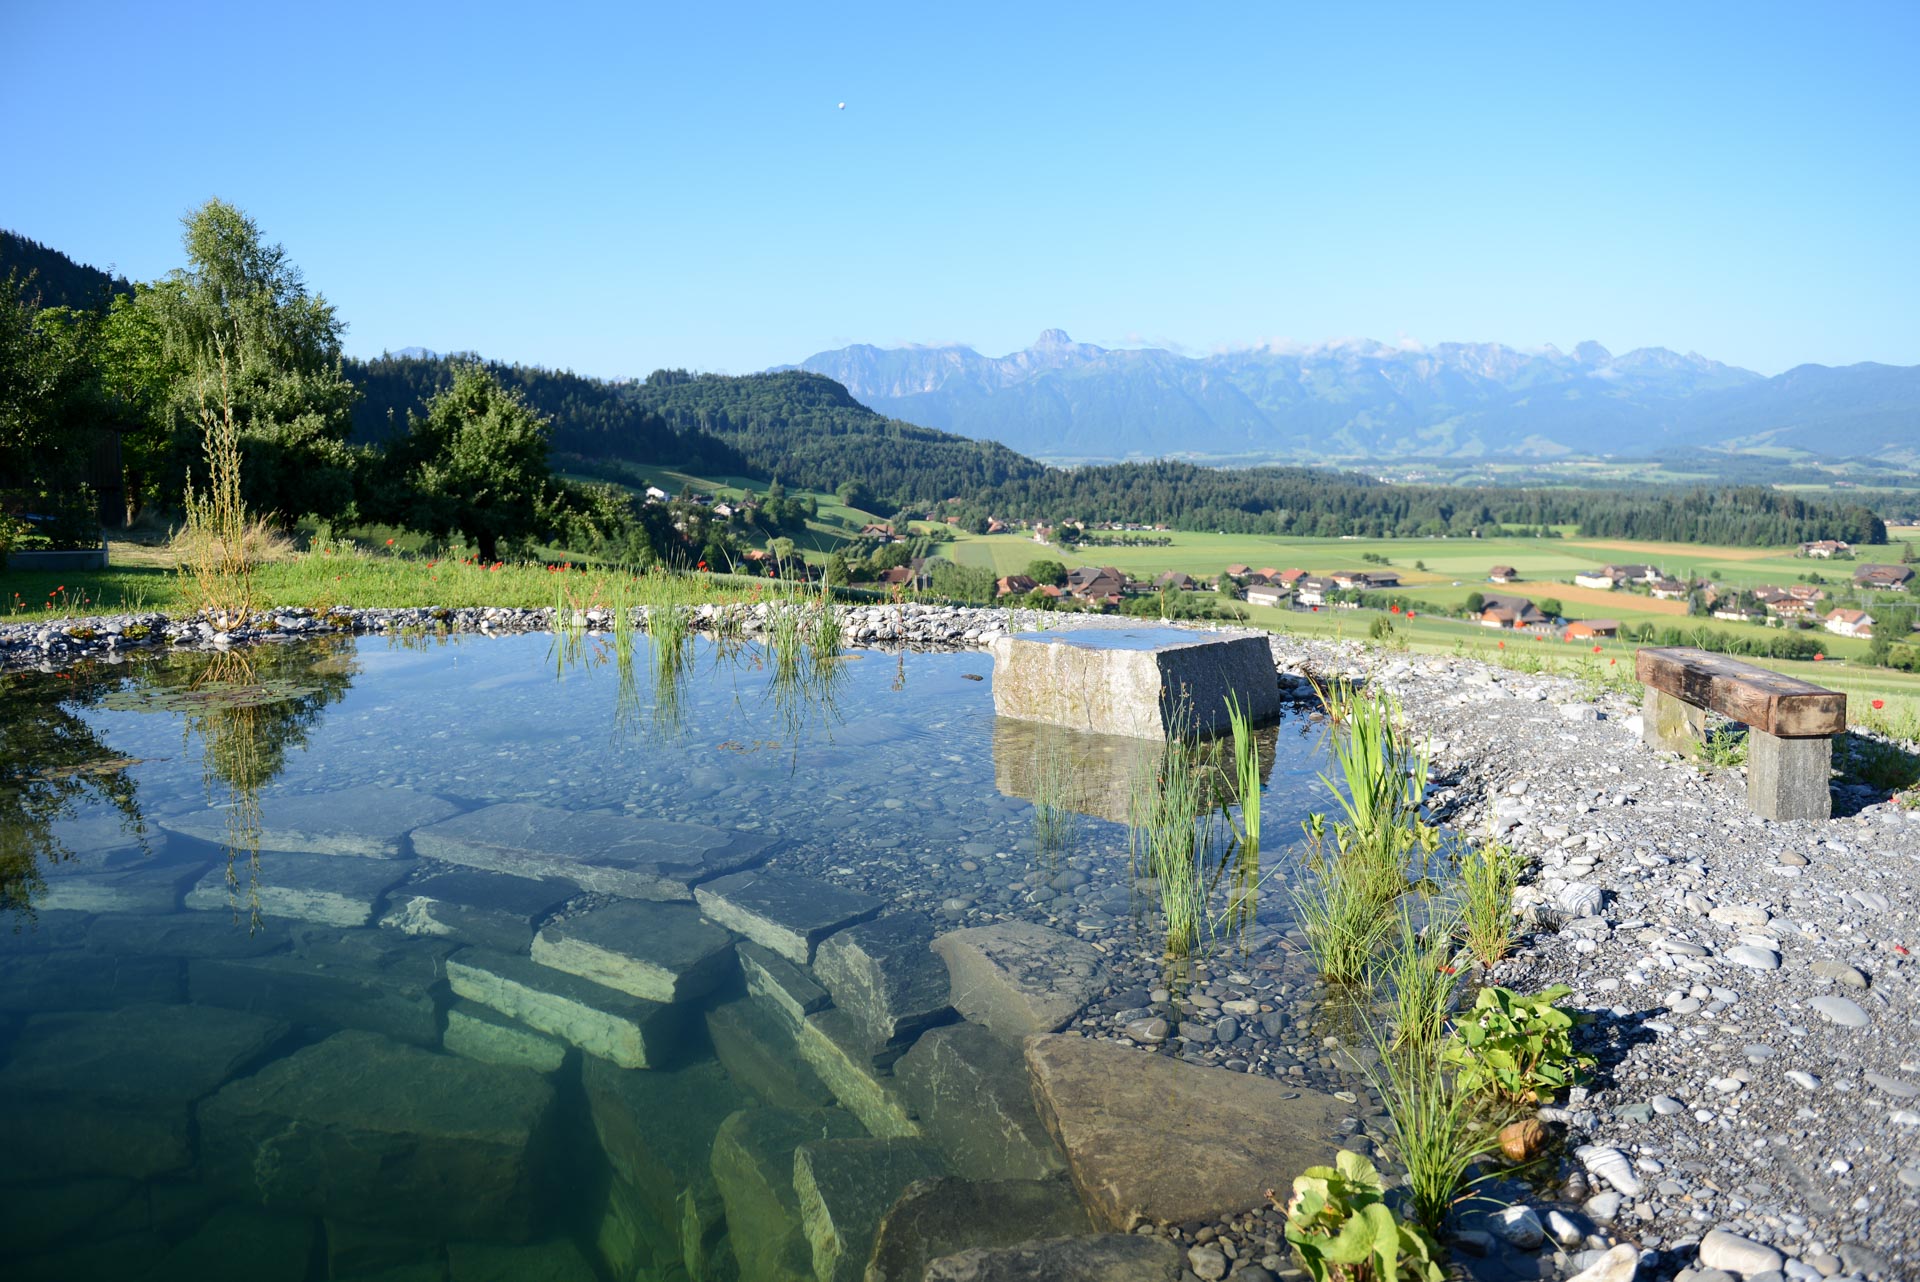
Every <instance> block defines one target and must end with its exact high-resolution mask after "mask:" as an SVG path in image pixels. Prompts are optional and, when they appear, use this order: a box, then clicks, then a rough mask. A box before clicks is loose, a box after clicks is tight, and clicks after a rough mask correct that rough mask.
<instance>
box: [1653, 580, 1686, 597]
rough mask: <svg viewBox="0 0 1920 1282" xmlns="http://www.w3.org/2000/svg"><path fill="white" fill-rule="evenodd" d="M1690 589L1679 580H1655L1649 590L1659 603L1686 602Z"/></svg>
mask: <svg viewBox="0 0 1920 1282" xmlns="http://www.w3.org/2000/svg"><path fill="white" fill-rule="evenodd" d="M1689 590H1690V589H1689V588H1688V586H1687V585H1686V584H1685V583H1682V582H1681V581H1680V580H1678V579H1655V580H1654V581H1653V584H1652V586H1651V587H1650V588H1649V589H1648V591H1649V592H1650V593H1652V595H1653V597H1654V599H1655V600H1657V601H1684V600H1686V599H1687V592H1688V591H1689Z"/></svg>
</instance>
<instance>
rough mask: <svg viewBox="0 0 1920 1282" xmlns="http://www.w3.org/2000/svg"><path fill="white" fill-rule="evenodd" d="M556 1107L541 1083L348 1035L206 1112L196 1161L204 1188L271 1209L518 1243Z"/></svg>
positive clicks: (511, 1071)
mask: <svg viewBox="0 0 1920 1282" xmlns="http://www.w3.org/2000/svg"><path fill="white" fill-rule="evenodd" d="M553 1106H554V1093H553V1088H552V1086H550V1085H549V1084H548V1083H547V1080H546V1078H544V1077H542V1076H540V1075H539V1074H537V1073H533V1072H530V1071H527V1070H525V1069H517V1068H500V1067H497V1066H495V1065H491V1064H477V1063H474V1062H473V1061H471V1060H465V1059H458V1058H455V1057H453V1056H450V1055H436V1054H434V1053H432V1052H429V1051H424V1050H420V1049H418V1048H417V1047H413V1046H407V1045H403V1044H402V1043H400V1042H396V1041H393V1040H391V1039H389V1038H385V1037H381V1036H379V1035H378V1034H375V1033H366V1032H361V1031H359V1030H356V1029H349V1030H347V1031H346V1032H341V1033H335V1034H334V1035H333V1036H332V1037H329V1038H327V1039H326V1040H325V1041H323V1042H319V1043H316V1044H315V1045H312V1046H308V1047H305V1048H303V1049H301V1050H299V1051H296V1052H294V1053H293V1054H292V1055H289V1056H287V1057H286V1058H285V1059H280V1060H275V1061H274V1062H273V1063H271V1064H268V1065H267V1066H266V1067H265V1068H263V1069H261V1070H260V1071H259V1072H258V1073H256V1074H254V1075H253V1076H252V1077H248V1078H243V1079H242V1080H240V1081H237V1082H234V1083H232V1084H230V1085H229V1086H227V1087H226V1088H225V1089H224V1090H222V1091H221V1092H220V1093H219V1094H218V1095H215V1096H214V1097H213V1098H212V1099H210V1100H208V1101H206V1102H205V1103H203V1104H202V1105H201V1106H200V1110H199V1117H200V1137H201V1163H202V1167H203V1169H204V1170H205V1171H206V1175H207V1179H208V1181H209V1182H210V1183H212V1184H215V1185H218V1186H221V1187H225V1188H228V1189H231V1190H233V1191H234V1192H235V1193H236V1194H238V1195H240V1196H243V1197H246V1198H248V1199H251V1200H254V1201H260V1202H265V1203H268V1204H270V1205H276V1206H296V1207H303V1208H305V1209H307V1210H309V1211H312V1212H315V1213H321V1212H324V1213H326V1214H328V1215H333V1216H338V1217H340V1218H342V1219H350V1220H354V1221H357V1222H359V1223H363V1224H370V1225H378V1226H384V1227H390V1228H397V1229H403V1230H406V1231H409V1232H426V1233H431V1234H434V1235H436V1236H458V1237H488V1238H495V1239H502V1238H504V1239H506V1240H509V1241H524V1240H525V1239H526V1238H527V1237H528V1235H529V1234H530V1233H531V1231H532V1229H533V1226H534V1224H535V1223H536V1222H537V1220H538V1210H539V1207H540V1203H541V1191H542V1189H543V1188H544V1187H545V1184H544V1180H545V1178H546V1175H547V1168H548V1165H549V1154H548V1149H549V1147H550V1136H549V1133H548V1132H549V1131H550V1129H551V1125H552V1114H553Z"/></svg>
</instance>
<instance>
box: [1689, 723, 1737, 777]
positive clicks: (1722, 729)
mask: <svg viewBox="0 0 1920 1282" xmlns="http://www.w3.org/2000/svg"><path fill="white" fill-rule="evenodd" d="M1700 760H1701V761H1703V762H1705V763H1706V764H1707V765H1709V766H1712V767H1713V768H1714V769H1715V770H1732V769H1733V768H1735V767H1736V766H1744V765H1746V764H1747V737H1746V736H1745V735H1743V734H1740V733H1738V732H1737V731H1735V730H1734V729H1733V728H1732V727H1731V726H1715V727H1714V728H1713V729H1711V730H1709V731H1707V733H1706V736H1705V737H1704V738H1703V739H1701V741H1700Z"/></svg>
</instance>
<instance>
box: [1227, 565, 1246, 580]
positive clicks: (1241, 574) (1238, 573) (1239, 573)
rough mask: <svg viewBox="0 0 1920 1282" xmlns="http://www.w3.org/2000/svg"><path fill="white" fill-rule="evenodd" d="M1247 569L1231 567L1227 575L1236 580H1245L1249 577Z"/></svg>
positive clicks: (1240, 566) (1228, 568)
mask: <svg viewBox="0 0 1920 1282" xmlns="http://www.w3.org/2000/svg"><path fill="white" fill-rule="evenodd" d="M1247 569H1248V567H1247V566H1244V565H1230V566H1228V567H1227V573H1228V574H1230V575H1232V576H1233V577H1234V578H1236V579H1244V578H1246V577H1247Z"/></svg>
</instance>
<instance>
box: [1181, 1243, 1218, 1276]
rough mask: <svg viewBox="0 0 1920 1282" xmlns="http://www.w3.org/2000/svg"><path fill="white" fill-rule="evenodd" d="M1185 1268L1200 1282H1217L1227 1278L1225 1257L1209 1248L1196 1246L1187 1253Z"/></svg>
mask: <svg viewBox="0 0 1920 1282" xmlns="http://www.w3.org/2000/svg"><path fill="white" fill-rule="evenodd" d="M1187 1267H1188V1268H1190V1269H1192V1270H1193V1273H1194V1276H1195V1277H1197V1278H1200V1279H1201V1282H1219V1280H1220V1279H1221V1278H1224V1277H1225V1276H1227V1257H1226V1256H1225V1255H1224V1254H1223V1253H1222V1252H1220V1251H1218V1250H1216V1249H1215V1248H1213V1247H1210V1246H1196V1247H1192V1248H1190V1249H1189V1250H1188V1251H1187Z"/></svg>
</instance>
